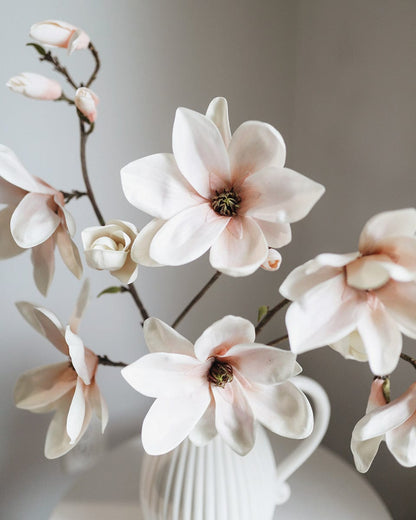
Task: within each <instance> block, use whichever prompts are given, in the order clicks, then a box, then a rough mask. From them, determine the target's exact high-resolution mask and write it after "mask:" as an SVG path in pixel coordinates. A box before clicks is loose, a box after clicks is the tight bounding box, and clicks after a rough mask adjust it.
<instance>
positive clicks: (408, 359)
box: [400, 352, 416, 368]
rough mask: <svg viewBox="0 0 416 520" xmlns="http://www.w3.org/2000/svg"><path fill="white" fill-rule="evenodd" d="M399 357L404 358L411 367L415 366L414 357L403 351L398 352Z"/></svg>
mask: <svg viewBox="0 0 416 520" xmlns="http://www.w3.org/2000/svg"><path fill="white" fill-rule="evenodd" d="M400 357H401V358H402V359H403V360H404V361H407V362H408V363H410V364H411V365H412V366H413V368H416V359H415V358H412V357H410V356H408V355H407V354H404V353H403V352H402V353H401V354H400Z"/></svg>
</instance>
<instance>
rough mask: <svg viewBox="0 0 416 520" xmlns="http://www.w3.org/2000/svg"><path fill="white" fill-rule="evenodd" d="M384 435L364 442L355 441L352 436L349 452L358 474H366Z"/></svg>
mask: <svg viewBox="0 0 416 520" xmlns="http://www.w3.org/2000/svg"><path fill="white" fill-rule="evenodd" d="M383 440H384V435H380V436H379V437H374V438H371V439H367V440H365V441H360V440H357V439H356V438H355V437H354V435H353V436H352V438H351V451H352V454H353V456H354V464H355V467H356V468H357V470H358V471H359V472H360V473H366V472H367V471H368V470H369V469H370V466H371V464H372V463H373V460H374V458H375V456H376V455H377V452H378V448H379V446H380V443H381V441H383Z"/></svg>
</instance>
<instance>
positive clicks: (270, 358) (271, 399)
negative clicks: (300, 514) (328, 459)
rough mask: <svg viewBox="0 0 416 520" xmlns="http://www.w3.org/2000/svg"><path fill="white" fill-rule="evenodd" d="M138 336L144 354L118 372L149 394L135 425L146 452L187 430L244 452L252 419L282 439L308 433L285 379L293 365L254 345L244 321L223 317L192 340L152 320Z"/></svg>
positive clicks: (307, 410) (306, 407)
mask: <svg viewBox="0 0 416 520" xmlns="http://www.w3.org/2000/svg"><path fill="white" fill-rule="evenodd" d="M144 336H145V339H146V343H147V346H148V347H149V350H150V351H151V354H148V355H146V356H144V357H142V358H140V359H139V360H138V361H136V362H134V363H132V364H131V365H129V366H128V367H126V368H123V370H122V375H123V376H124V378H125V379H126V380H127V382H128V383H129V384H130V385H131V386H132V387H133V388H134V389H135V390H137V391H138V392H140V393H142V394H144V395H147V396H150V397H156V398H157V399H156V401H155V402H154V403H153V405H152V407H151V408H150V410H149V412H148V414H147V415H146V418H145V419H144V422H143V428H142V442H143V446H144V449H145V450H146V451H147V452H148V453H149V454H151V455H160V454H162V453H166V452H168V451H170V450H172V449H173V448H175V447H176V446H178V445H179V444H180V443H181V442H182V441H183V440H184V439H185V438H186V437H187V436H188V435H189V436H190V439H191V441H192V442H194V443H195V444H196V445H199V446H202V445H204V444H206V443H207V442H209V441H210V440H211V439H212V438H213V437H215V436H216V434H217V433H219V434H220V435H221V436H222V437H223V439H224V441H225V442H226V443H227V444H228V445H229V446H230V447H231V448H232V449H233V450H235V451H236V452H237V453H239V454H241V455H244V454H246V453H247V452H248V451H250V449H251V448H252V447H253V444H254V438H255V420H257V421H259V422H260V423H262V424H263V425H264V426H266V427H267V428H269V429H270V430H272V431H273V432H275V433H277V434H279V435H283V436H285V437H291V438H296V439H299V438H303V437H306V436H308V435H309V434H310V433H311V430H312V423H313V416H312V410H311V407H310V404H309V402H308V400H307V399H306V397H305V395H304V394H303V393H302V392H301V391H300V390H299V389H298V388H297V387H296V386H295V384H294V383H292V382H290V381H288V378H291V377H293V376H295V375H297V374H299V372H300V371H301V367H300V366H299V365H298V363H297V362H296V360H295V356H294V354H293V353H291V352H289V351H284V350H279V349H277V348H274V347H268V346H266V345H260V344H258V343H254V339H255V329H254V326H253V325H252V324H251V323H250V322H249V321H247V320H245V319H243V318H239V317H236V316H226V317H225V318H223V319H221V320H219V321H217V322H215V323H214V324H213V325H211V326H210V327H209V328H208V329H206V330H205V332H204V333H203V334H202V335H201V336H200V337H199V339H197V341H196V342H195V346H193V345H192V344H191V343H190V342H189V341H188V340H187V339H185V338H184V337H183V336H181V335H180V334H178V332H176V331H175V330H174V329H172V328H171V327H169V326H168V325H166V324H165V323H163V322H162V321H160V320H158V319H156V318H149V319H148V320H146V321H145V324H144Z"/></svg>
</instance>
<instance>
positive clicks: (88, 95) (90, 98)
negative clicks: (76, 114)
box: [75, 87, 98, 123]
mask: <svg viewBox="0 0 416 520" xmlns="http://www.w3.org/2000/svg"><path fill="white" fill-rule="evenodd" d="M97 104H98V97H97V96H96V95H95V94H94V92H93V91H92V90H91V89H89V88H87V87H81V88H79V89H78V90H77V91H76V93H75V106H76V107H77V108H78V110H79V111H80V112H81V114H82V115H83V116H85V117H86V118H87V119H88V121H89V122H90V123H93V122H94V121H95V118H96V117H97Z"/></svg>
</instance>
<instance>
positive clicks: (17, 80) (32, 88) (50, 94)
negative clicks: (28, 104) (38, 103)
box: [6, 72, 62, 101]
mask: <svg viewBox="0 0 416 520" xmlns="http://www.w3.org/2000/svg"><path fill="white" fill-rule="evenodd" d="M6 86H8V87H9V89H10V90H13V92H17V93H19V94H23V95H24V96H27V97H29V98H32V99H42V100H52V101H53V100H55V99H59V98H60V97H61V95H62V87H61V85H60V84H59V83H58V82H57V81H54V80H53V79H49V78H47V77H45V76H42V75H41V74H35V73H34V72H22V73H21V74H19V75H18V76H13V77H12V78H10V79H9V81H8V82H7V83H6Z"/></svg>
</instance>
